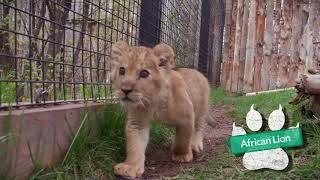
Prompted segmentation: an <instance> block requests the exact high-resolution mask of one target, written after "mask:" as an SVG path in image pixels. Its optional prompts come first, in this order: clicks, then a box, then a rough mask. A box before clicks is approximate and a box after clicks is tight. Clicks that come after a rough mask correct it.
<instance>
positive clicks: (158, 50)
mask: <svg viewBox="0 0 320 180" xmlns="http://www.w3.org/2000/svg"><path fill="white" fill-rule="evenodd" d="M153 50H154V54H155V55H156V56H157V57H158V58H159V66H163V67H166V68H168V69H173V68H174V67H175V65H174V52H173V49H172V48H171V47H170V46H169V45H167V44H164V43H160V44H158V45H156V46H155V47H154V48H153Z"/></svg>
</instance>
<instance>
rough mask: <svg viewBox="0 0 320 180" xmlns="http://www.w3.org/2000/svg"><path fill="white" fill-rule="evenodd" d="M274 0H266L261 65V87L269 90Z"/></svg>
mask: <svg viewBox="0 0 320 180" xmlns="http://www.w3.org/2000/svg"><path fill="white" fill-rule="evenodd" d="M273 8H274V1H270V0H269V1H268V0H267V1H266V26H265V28H266V29H265V32H264V46H263V56H264V57H263V63H262V67H261V89H262V90H268V89H269V82H270V75H271V73H270V71H271V53H272V34H273Z"/></svg>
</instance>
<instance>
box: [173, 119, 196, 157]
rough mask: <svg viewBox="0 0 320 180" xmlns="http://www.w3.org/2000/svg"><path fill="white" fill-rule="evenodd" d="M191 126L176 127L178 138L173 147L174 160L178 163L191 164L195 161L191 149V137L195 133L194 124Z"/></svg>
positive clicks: (176, 137) (190, 124)
mask: <svg viewBox="0 0 320 180" xmlns="http://www.w3.org/2000/svg"><path fill="white" fill-rule="evenodd" d="M188 124H189V125H183V126H182V125H181V126H177V127H176V136H175V140H174V145H173V155H172V159H173V160H174V161H178V162H189V161H192V159H193V154H192V149H191V137H192V132H193V122H192V123H188Z"/></svg>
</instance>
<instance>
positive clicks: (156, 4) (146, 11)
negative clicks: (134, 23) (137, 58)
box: [139, 0, 161, 47]
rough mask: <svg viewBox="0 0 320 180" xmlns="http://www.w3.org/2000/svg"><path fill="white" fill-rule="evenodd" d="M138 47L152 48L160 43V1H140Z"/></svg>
mask: <svg viewBox="0 0 320 180" xmlns="http://www.w3.org/2000/svg"><path fill="white" fill-rule="evenodd" d="M140 8H141V10H140V12H141V13H140V28H139V45H141V46H148V47H152V46H154V45H155V44H157V43H159V42H160V32H161V29H160V28H161V27H160V24H161V0H141V7H140Z"/></svg>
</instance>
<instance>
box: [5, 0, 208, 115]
mask: <svg viewBox="0 0 320 180" xmlns="http://www.w3.org/2000/svg"><path fill="white" fill-rule="evenodd" d="M203 3H207V4H203ZM208 4H209V1H208V0H25V1H19V0H0V16H1V18H0V109H6V108H8V107H9V106H10V107H11V106H13V107H21V106H40V105H48V104H61V103H75V102H83V101H105V100H108V99H111V98H112V84H111V81H110V72H111V70H110V64H109V59H110V50H111V46H112V43H114V42H116V41H118V40H125V41H128V42H129V44H131V45H145V46H149V47H152V46H154V45H155V44H157V43H159V42H165V43H167V44H169V45H171V46H172V47H173V49H174V50H175V53H176V62H177V66H179V67H191V68H198V69H200V70H201V71H202V72H203V73H204V74H206V73H207V70H206V68H207V67H206V65H203V62H205V64H206V62H207V52H208V49H207V47H208V46H207V43H208V42H207V38H205V36H206V37H208V35H207V34H204V35H202V34H201V33H200V32H203V33H208V32H206V31H204V30H205V29H206V28H208V26H209V25H208V24H203V23H204V22H205V20H207V19H208V14H207V15H206V14H204V12H203V11H204V9H203V8H202V7H203V6H205V7H206V6H207V5H208ZM207 8H208V7H207ZM204 15H205V16H204ZM200 36H201V37H200ZM201 39H202V40H201ZM203 39H204V40H203ZM201 44H204V46H203V45H201Z"/></svg>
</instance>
